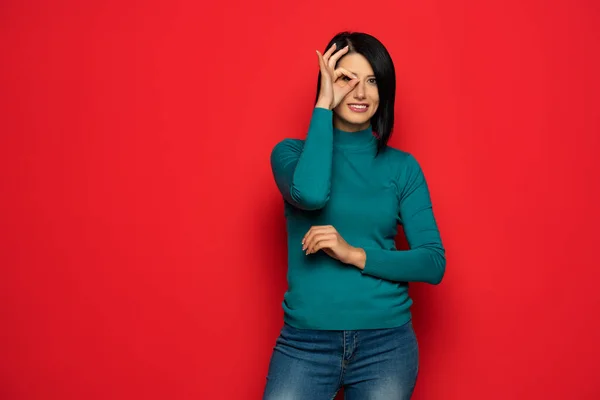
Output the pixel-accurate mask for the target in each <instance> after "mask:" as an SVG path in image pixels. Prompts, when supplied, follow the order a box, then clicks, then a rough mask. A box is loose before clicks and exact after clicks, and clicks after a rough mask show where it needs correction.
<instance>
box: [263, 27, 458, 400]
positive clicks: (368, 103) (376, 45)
mask: <svg viewBox="0 0 600 400" xmlns="http://www.w3.org/2000/svg"><path fill="white" fill-rule="evenodd" d="M317 57H318V60H319V67H320V72H319V79H318V84H317V100H316V105H315V108H314V110H313V113H312V117H311V121H310V125H309V128H308V133H307V135H306V139H305V140H296V139H284V140H282V141H281V142H279V143H278V144H277V145H276V146H275V147H274V149H273V151H272V154H271V165H272V170H273V175H274V178H275V182H276V184H277V187H278V188H279V190H280V191H281V194H282V196H283V198H284V200H285V202H284V206H285V216H286V221H287V222H286V223H287V232H288V264H289V265H288V290H287V292H286V294H285V296H284V301H283V309H284V321H285V323H284V326H283V329H282V330H281V333H280V335H279V337H278V339H277V342H276V345H275V348H274V351H273V354H272V358H271V362H270V366H269V371H268V376H267V384H266V387H265V391H264V397H263V399H265V400H275V399H277V400H284V399H302V400H304V399H306V400H321V399H322V400H330V399H332V398H334V397H335V395H336V393H337V392H338V391H339V389H340V388H342V387H343V388H344V394H345V398H346V399H348V400H366V399H370V400H379V399H381V400H393V399H409V398H410V397H411V395H412V392H413V389H414V386H415V382H416V378H417V371H418V365H419V363H418V346H417V340H416V337H415V333H414V331H413V327H412V322H411V312H410V306H411V304H412V300H411V298H410V297H409V295H408V283H409V282H427V283H431V284H438V283H439V282H440V281H441V280H442V277H443V275H444V271H445V265H446V261H445V255H444V254H445V252H444V248H443V246H442V241H441V238H440V234H439V231H438V228H437V224H436V221H435V218H434V215H433V211H432V206H431V201H430V196H429V191H428V187H427V183H426V181H425V178H424V175H423V172H422V171H421V168H420V167H419V164H418V163H417V161H416V160H415V158H414V157H413V156H412V155H411V154H409V153H406V152H403V151H400V150H397V149H394V148H391V147H388V146H387V142H388V140H389V138H390V135H391V132H392V128H393V125H394V98H395V90H396V84H395V70H394V65H393V62H392V60H391V57H390V55H389V54H388V52H387V50H386V49H385V47H384V46H383V45H382V44H381V43H380V42H379V41H378V40H377V39H376V38H374V37H373V36H371V35H368V34H365V33H348V32H344V33H340V34H338V35H336V36H335V37H334V38H333V39H332V40H331V42H330V43H329V44H328V46H327V51H326V52H325V53H324V54H321V53H320V52H318V51H317ZM398 224H402V226H403V228H404V232H405V234H406V238H407V240H408V243H409V245H410V250H406V251H400V250H396V248H395V241H394V239H395V237H396V234H397V226H398Z"/></svg>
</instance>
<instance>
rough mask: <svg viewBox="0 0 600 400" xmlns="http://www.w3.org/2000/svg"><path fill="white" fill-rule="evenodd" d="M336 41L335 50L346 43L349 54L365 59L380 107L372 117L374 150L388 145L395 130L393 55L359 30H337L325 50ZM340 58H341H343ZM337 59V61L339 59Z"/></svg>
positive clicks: (376, 40)
mask: <svg viewBox="0 0 600 400" xmlns="http://www.w3.org/2000/svg"><path fill="white" fill-rule="evenodd" d="M334 43H335V45H336V49H337V50H339V49H342V48H343V47H346V46H348V53H346V54H345V55H344V57H345V56H346V55H347V54H352V53H358V54H361V55H362V56H363V57H365V58H366V59H367V61H368V62H369V64H371V68H373V72H374V73H375V79H376V81H377V90H378V92H379V106H378V108H377V111H376V112H375V114H374V115H373V117H372V118H371V125H372V126H373V131H374V132H376V133H377V137H378V143H377V152H378V153H379V151H381V150H382V149H383V148H385V146H386V145H387V142H388V140H389V139H390V136H391V135H392V131H393V129H394V103H395V100H396V71H395V69H394V63H393V61H392V57H391V56H390V54H389V53H388V51H387V49H386V48H385V46H384V45H383V44H382V43H381V42H380V41H379V40H378V39H376V38H375V37H374V36H372V35H369V34H367V33H362V32H340V33H338V34H337V35H335V36H334V37H333V39H331V41H330V42H329V43H328V44H327V47H326V48H325V51H327V50H328V49H329V48H330V47H331V46H333V44H334ZM342 58H343V57H342ZM338 62H339V60H338ZM320 88H321V71H319V76H318V78H317V96H316V100H315V102H316V101H317V100H318V99H319V91H320Z"/></svg>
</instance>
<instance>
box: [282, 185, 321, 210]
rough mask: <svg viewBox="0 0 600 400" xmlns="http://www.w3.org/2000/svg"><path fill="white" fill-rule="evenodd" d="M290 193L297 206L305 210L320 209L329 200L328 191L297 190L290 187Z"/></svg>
mask: <svg viewBox="0 0 600 400" xmlns="http://www.w3.org/2000/svg"><path fill="white" fill-rule="evenodd" d="M290 195H291V197H292V199H293V200H294V202H296V204H298V206H299V207H301V208H302V209H303V210H307V211H313V210H320V209H322V208H323V207H325V205H326V204H327V202H328V201H329V191H321V192H318V191H314V192H310V191H299V190H296V189H295V188H294V187H292V190H291V193H290Z"/></svg>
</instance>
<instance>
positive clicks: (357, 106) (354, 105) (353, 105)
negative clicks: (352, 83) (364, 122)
mask: <svg viewBox="0 0 600 400" xmlns="http://www.w3.org/2000/svg"><path fill="white" fill-rule="evenodd" d="M351 107H354V108H367V106H365V105H358V104H352V105H351Z"/></svg>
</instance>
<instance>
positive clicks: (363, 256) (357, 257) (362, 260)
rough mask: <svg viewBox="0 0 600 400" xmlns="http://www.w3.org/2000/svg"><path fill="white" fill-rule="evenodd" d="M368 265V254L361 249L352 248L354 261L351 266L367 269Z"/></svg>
mask: <svg viewBox="0 0 600 400" xmlns="http://www.w3.org/2000/svg"><path fill="white" fill-rule="evenodd" d="M366 263H367V253H366V252H365V250H364V249H362V248H360V247H354V248H352V261H351V263H350V264H352V265H354V266H355V267H356V268H358V269H361V270H362V269H365V264H366Z"/></svg>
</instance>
